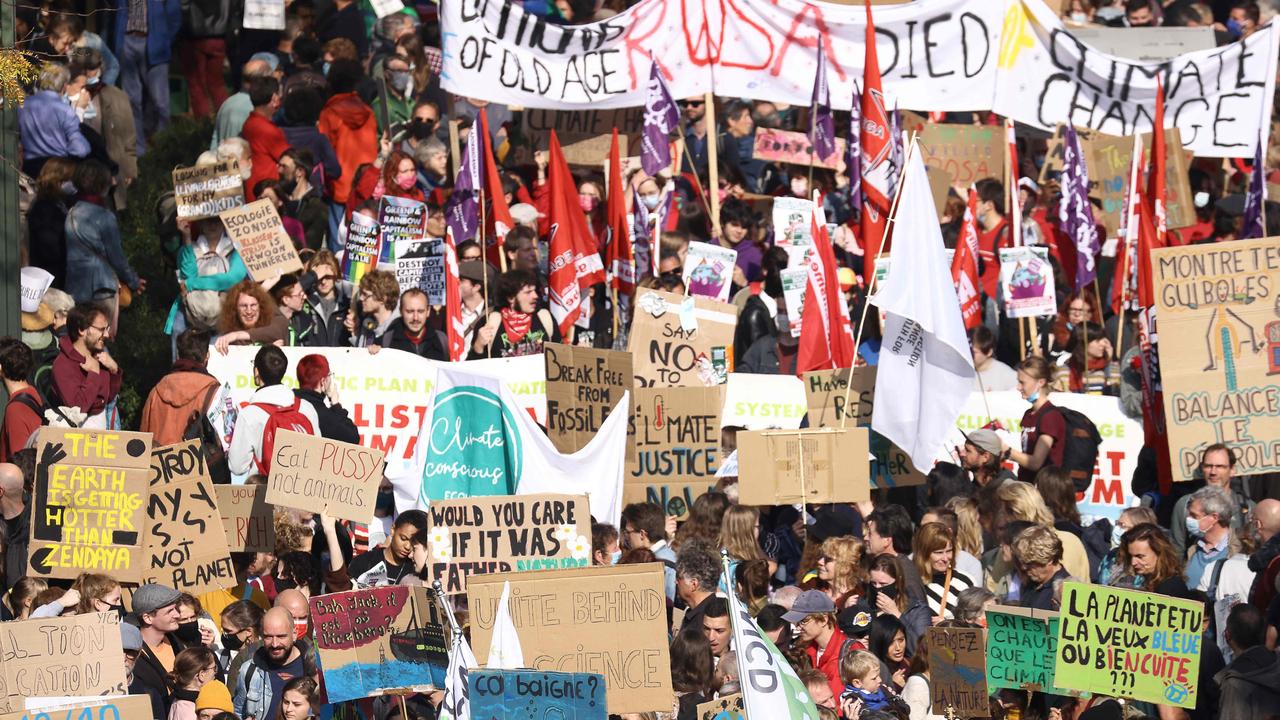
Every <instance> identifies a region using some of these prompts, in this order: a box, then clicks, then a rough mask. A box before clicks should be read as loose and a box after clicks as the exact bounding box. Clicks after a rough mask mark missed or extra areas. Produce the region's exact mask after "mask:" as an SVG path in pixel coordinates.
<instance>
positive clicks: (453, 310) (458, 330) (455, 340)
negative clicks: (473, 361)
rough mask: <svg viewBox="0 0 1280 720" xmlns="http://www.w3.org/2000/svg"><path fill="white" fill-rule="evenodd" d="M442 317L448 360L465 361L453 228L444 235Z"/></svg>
mask: <svg viewBox="0 0 1280 720" xmlns="http://www.w3.org/2000/svg"><path fill="white" fill-rule="evenodd" d="M444 316H445V323H444V325H445V335H446V337H448V339H449V359H450V360H452V361H454V362H459V361H461V360H466V359H467V346H466V340H465V337H464V335H465V332H466V329H465V328H463V326H462V291H461V289H460V288H459V287H458V242H457V239H456V238H454V237H453V227H452V226H450V227H448V228H447V229H446V230H445V233H444Z"/></svg>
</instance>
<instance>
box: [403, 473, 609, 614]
mask: <svg viewBox="0 0 1280 720" xmlns="http://www.w3.org/2000/svg"><path fill="white" fill-rule="evenodd" d="M427 516H428V522H429V527H430V534H429V536H428V537H429V539H428V545H427V550H428V552H429V553H430V555H431V577H432V579H434V580H439V581H440V582H441V584H442V585H443V586H444V590H445V592H446V593H447V594H450V595H452V594H455V593H461V592H466V589H467V578H468V577H469V576H471V575H477V574H484V573H495V572H511V571H517V572H523V571H527V570H555V569H561V568H576V567H586V566H587V565H590V564H591V513H590V510H589V507H588V505H587V498H586V497H585V496H581V495H524V496H503V497H493V498H467V499H455V500H437V501H435V502H433V503H431V505H430V506H428V507H427Z"/></svg>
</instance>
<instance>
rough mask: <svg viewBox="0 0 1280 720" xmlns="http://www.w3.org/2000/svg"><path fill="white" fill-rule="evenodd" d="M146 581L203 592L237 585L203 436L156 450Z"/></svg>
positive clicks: (147, 542) (145, 555) (150, 503)
mask: <svg viewBox="0 0 1280 720" xmlns="http://www.w3.org/2000/svg"><path fill="white" fill-rule="evenodd" d="M151 473H152V475H151V493H150V499H149V500H148V502H147V518H148V525H147V533H146V545H145V550H146V552H145V553H144V555H143V562H144V568H143V573H142V582H144V583H159V584H161V585H165V586H168V587H171V588H174V589H176V590H180V591H182V592H188V593H192V594H196V595H199V594H201V593H205V592H212V591H213V590H218V589H228V588H232V587H235V586H236V584H237V581H236V573H235V568H234V567H232V565H231V554H230V550H229V549H228V546H227V536H226V531H225V530H224V529H223V527H222V514H221V513H220V512H219V510H218V502H217V496H216V495H215V494H214V490H213V488H214V484H213V479H212V478H210V477H209V472H208V469H207V468H206V467H205V457H204V453H203V452H202V451H201V449H200V441H199V440H188V441H187V442H184V443H178V444H175V445H165V446H163V447H158V448H153V449H152V450H151Z"/></svg>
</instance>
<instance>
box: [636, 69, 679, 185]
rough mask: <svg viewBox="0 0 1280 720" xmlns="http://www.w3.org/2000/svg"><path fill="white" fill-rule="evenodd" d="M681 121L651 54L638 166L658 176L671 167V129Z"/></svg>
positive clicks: (675, 127)
mask: <svg viewBox="0 0 1280 720" xmlns="http://www.w3.org/2000/svg"><path fill="white" fill-rule="evenodd" d="M679 125H680V111H679V110H677V109H676V104H675V101H673V100H672V99H671V91H670V90H668V89H667V83H666V81H665V80H663V79H662V70H661V69H660V68H659V67H658V63H657V61H654V60H653V59H652V58H650V64H649V95H648V97H646V98H645V102H644V132H643V133H642V134H641V138H640V166H641V167H643V168H644V171H645V172H646V173H648V174H649V175H653V176H655V177H656V176H657V175H658V173H659V172H661V171H662V170H663V169H665V168H669V167H671V139H670V136H671V133H672V132H675V130H676V129H677V128H678V127H679Z"/></svg>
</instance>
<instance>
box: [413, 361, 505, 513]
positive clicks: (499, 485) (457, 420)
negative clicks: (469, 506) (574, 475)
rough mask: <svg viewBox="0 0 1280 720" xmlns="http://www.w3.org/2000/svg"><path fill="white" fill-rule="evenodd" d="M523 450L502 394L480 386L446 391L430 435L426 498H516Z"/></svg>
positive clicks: (425, 470)
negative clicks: (499, 496) (507, 496)
mask: <svg viewBox="0 0 1280 720" xmlns="http://www.w3.org/2000/svg"><path fill="white" fill-rule="evenodd" d="M523 450H524V449H523V448H522V447H521V445H520V428H519V427H517V426H516V418H515V416H514V415H512V414H511V410H510V409H509V408H507V406H506V405H504V404H503V402H502V398H501V397H499V396H498V394H497V393H494V392H493V391H492V390H489V389H486V388H482V387H478V386H476V385H463V386H459V387H454V388H450V389H448V390H445V391H444V392H441V393H439V394H438V395H436V406H435V408H434V410H433V411H432V414H431V427H430V428H429V430H428V432H427V453H426V458H427V460H426V463H425V465H424V466H423V471H422V498H421V499H422V500H423V501H424V502H426V501H430V500H446V499H449V498H458V497H471V496H475V495H512V494H514V493H515V489H516V486H517V485H518V484H519V483H520V471H521V468H522V466H523V464H524V463H523V460H524V455H523Z"/></svg>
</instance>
